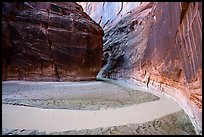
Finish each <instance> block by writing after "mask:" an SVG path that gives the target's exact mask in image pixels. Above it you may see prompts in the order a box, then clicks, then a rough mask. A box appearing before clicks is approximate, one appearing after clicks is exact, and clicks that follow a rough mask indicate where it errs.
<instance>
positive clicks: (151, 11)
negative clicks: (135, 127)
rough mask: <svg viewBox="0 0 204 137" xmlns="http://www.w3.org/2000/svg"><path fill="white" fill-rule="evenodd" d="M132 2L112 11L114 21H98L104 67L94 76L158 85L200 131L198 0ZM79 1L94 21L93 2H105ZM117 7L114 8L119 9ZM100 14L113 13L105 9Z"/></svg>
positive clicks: (200, 96)
mask: <svg viewBox="0 0 204 137" xmlns="http://www.w3.org/2000/svg"><path fill="white" fill-rule="evenodd" d="M107 4H108V3H105V5H106V7H108V5H107ZM120 4H121V3H117V4H116V5H115V6H116V7H117V5H120ZM134 4H135V5H137V6H135V8H134V9H131V10H130V9H128V8H127V9H125V8H123V9H122V10H123V11H126V12H127V11H129V13H128V14H123V17H122V18H121V17H120V16H119V14H117V15H116V16H115V18H117V19H118V18H120V19H119V21H118V22H117V23H116V24H114V23H110V22H108V24H109V26H111V27H109V28H107V27H106V26H104V25H103V23H101V22H100V24H101V26H102V27H105V28H106V29H105V36H104V45H103V68H102V69H101V71H100V72H99V75H98V76H99V77H105V78H111V79H132V80H133V81H134V80H139V81H142V82H144V83H146V84H147V87H156V88H158V89H159V90H160V91H162V92H165V93H167V94H169V95H170V96H172V97H173V98H175V99H176V100H177V101H178V102H179V103H180V104H181V105H182V106H183V108H184V109H185V111H186V112H188V114H189V115H190V118H191V120H192V121H193V123H194V125H195V126H196V129H197V130H198V131H201V132H202V85H201V83H202V79H201V76H202V66H201V63H202V58H201V57H202V31H201V30H202V3H201V2H171V3H170V2H165V3H159V2H158V3H157V2H144V3H140V4H139V5H138V4H136V3H134ZM134 4H133V5H134ZM82 5H83V4H82ZM99 5H101V8H99ZM109 6H111V3H110V5H109ZM83 7H84V8H85V9H86V10H85V11H86V12H87V13H88V14H89V15H90V16H92V17H93V19H95V20H96V21H98V17H96V15H94V14H97V13H99V11H95V10H96V8H95V7H97V9H103V8H104V5H103V4H100V3H99V4H95V3H93V4H85V5H83ZM116 7H115V9H112V11H113V13H115V12H114V11H116V13H119V12H120V8H116ZM93 9H95V10H93ZM103 11H104V10H102V11H101V12H103ZM103 18H104V19H107V18H109V19H110V18H111V19H112V18H113V17H112V15H111V16H110V15H109V14H104V16H103ZM113 20H114V19H113ZM102 22H103V20H102ZM106 23H107V22H106Z"/></svg>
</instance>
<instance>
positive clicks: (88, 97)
mask: <svg viewBox="0 0 204 137" xmlns="http://www.w3.org/2000/svg"><path fill="white" fill-rule="evenodd" d="M121 85H123V86H121ZM143 88H146V87H143ZM146 89H147V91H148V90H149V89H148V88H146ZM2 134H3V135H14V134H17V135H21V134H22V135H23V134H27V135H32V134H35V135H39V134H51V135H56V134H60V135H70V134H74V135H75V134H102V135H103V134H105V135H106V134H114V135H115V134H116V135H119V134H127V135H131V134H139V135H140V134H141V135H151V134H152V135H161V134H164V135H192V134H196V133H195V131H194V128H193V125H192V123H191V121H190V119H189V117H188V115H187V114H186V113H185V112H184V111H183V110H182V108H181V107H180V106H179V105H178V104H177V103H176V102H175V101H174V100H172V99H171V98H169V97H167V96H165V95H162V94H159V93H154V92H146V91H145V90H142V88H132V87H130V86H127V85H126V86H124V84H121V83H119V84H114V81H113V82H104V81H85V82H31V81H4V82H2Z"/></svg>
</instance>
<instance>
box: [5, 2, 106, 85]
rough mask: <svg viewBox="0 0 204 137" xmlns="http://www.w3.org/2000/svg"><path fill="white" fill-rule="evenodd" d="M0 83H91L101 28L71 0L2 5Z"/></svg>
mask: <svg viewBox="0 0 204 137" xmlns="http://www.w3.org/2000/svg"><path fill="white" fill-rule="evenodd" d="M2 15H3V17H2V34H3V35H2V49H3V50H2V80H40V81H67V80H91V79H95V78H96V75H97V73H98V72H99V70H100V69H101V58H102V41H103V40H102V37H103V30H102V28H101V27H100V26H99V25H98V24H96V23H95V21H93V20H92V19H91V18H90V17H89V16H88V15H87V14H86V13H85V12H83V9H82V7H81V6H80V5H78V4H76V3H73V2H4V3H3V5H2Z"/></svg>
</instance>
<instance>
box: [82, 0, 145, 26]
mask: <svg viewBox="0 0 204 137" xmlns="http://www.w3.org/2000/svg"><path fill="white" fill-rule="evenodd" d="M79 4H80V5H81V6H82V7H83V9H84V11H85V12H86V13H88V14H89V15H90V17H91V18H92V19H94V20H95V21H96V22H97V23H99V24H100V25H101V26H102V27H103V29H108V28H111V26H114V25H115V24H116V23H117V22H118V21H120V19H122V18H123V17H125V16H126V15H128V14H130V13H131V12H132V10H134V9H135V8H137V7H138V6H139V5H140V4H141V2H79Z"/></svg>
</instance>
